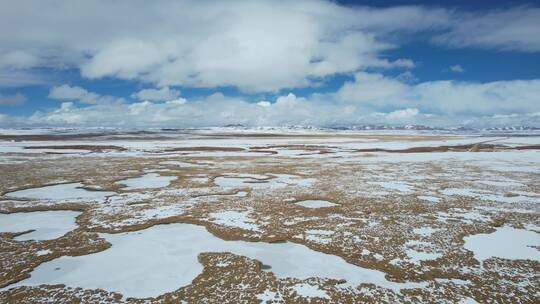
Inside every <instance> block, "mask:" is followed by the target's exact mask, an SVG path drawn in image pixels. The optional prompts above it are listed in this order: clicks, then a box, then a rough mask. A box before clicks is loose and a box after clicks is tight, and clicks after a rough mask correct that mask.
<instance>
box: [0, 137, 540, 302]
mask: <svg viewBox="0 0 540 304" xmlns="http://www.w3.org/2000/svg"><path fill="white" fill-rule="evenodd" d="M223 136H229V135H223ZM250 136H252V137H254V136H253V135H250ZM267 136H268V134H264V135H261V137H267ZM255 137H256V136H255ZM351 137H354V136H351ZM376 137H377V136H375V135H373V136H369V138H370V139H373V138H376ZM295 138H296V137H295ZM309 138H313V137H311V136H310V137H309ZM358 138H360V137H358ZM380 138H382V140H396V138H399V140H411V141H414V142H419V143H418V145H419V146H418V147H413V148H409V149H401V150H385V149H378V148H373V149H354V150H353V151H352V152H355V153H356V152H372V153H373V154H377V153H379V152H387V153H424V152H447V151H463V152H465V151H471V150H472V151H495V152H494V153H496V152H497V151H501V150H505V151H511V150H535V149H537V147H538V146H535V145H531V146H521V147H515V148H511V147H506V146H504V145H495V144H472V145H456V146H439V147H423V146H421V142H422V141H423V140H433V139H434V137H433V136H417V137H415V136H409V135H407V136H403V137H399V136H395V135H392V136H380ZM442 138H444V137H441V139H442ZM40 140H41V139H40ZM324 142H325V141H324V137H323V138H321V142H320V143H318V144H317V145H306V144H291V145H281V144H280V145H261V144H260V143H256V144H254V145H252V146H250V147H249V150H246V149H245V148H241V147H219V146H208V147H200V146H194V147H171V148H169V149H166V150H165V151H167V152H193V151H203V152H243V151H261V152H268V151H272V150H276V149H289V150H305V151H306V155H307V156H306V157H301V158H292V157H280V158H277V156H276V155H275V153H274V154H269V153H267V154H262V155H261V154H258V155H257V156H253V157H246V156H215V157H206V156H200V157H198V156H193V155H191V156H183V155H180V154H179V155H164V156H162V157H145V156H130V157H110V158H104V157H92V156H84V157H82V156H76V155H70V156H61V157H54V158H52V157H49V156H47V155H41V156H36V155H32V156H23V155H10V157H18V158H19V159H20V160H21V161H19V162H13V163H0V171H1V172H2V174H1V175H0V193H2V196H0V212H2V213H13V212H29V211H42V210H76V211H81V212H82V214H81V215H80V216H79V217H78V218H77V223H78V224H79V226H80V227H79V228H78V229H76V230H74V231H72V232H70V233H68V234H66V235H65V236H63V237H61V238H58V239H55V240H50V241H25V242H19V241H15V240H13V237H15V235H13V234H9V233H7V234H6V233H4V234H0V286H2V287H5V286H8V285H9V284H11V283H13V282H17V281H20V280H22V279H24V278H26V277H28V276H29V275H30V273H31V271H32V269H34V268H35V267H36V266H38V265H39V264H41V263H44V262H46V261H49V260H52V259H54V258H56V257H59V256H64V255H83V254H90V253H92V252H97V251H102V250H106V249H107V248H108V246H110V244H108V243H106V242H105V241H104V240H103V239H100V238H99V236H98V235H97V233H96V232H104V233H119V232H126V231H136V230H141V229H145V228H148V227H151V226H153V225H158V224H169V223H191V224H197V225H202V226H204V227H206V228H207V229H208V231H209V232H211V233H212V234H214V235H216V236H218V237H220V238H222V239H224V240H248V241H259V242H283V241H288V242H294V243H298V244H304V245H306V246H307V247H309V248H311V249H313V250H317V251H321V252H325V253H328V254H333V255H337V256H340V257H342V258H344V259H345V260H346V261H347V262H349V263H351V264H352V265H358V266H361V267H366V268H371V269H377V270H380V271H384V272H385V273H386V278H387V279H388V280H390V281H395V282H406V281H411V282H426V283H427V287H426V288H424V289H405V290H403V291H402V292H401V293H396V292H394V291H392V290H389V289H384V288H382V287H379V286H374V285H369V284H364V285H362V286H360V287H359V288H357V289H343V288H340V286H339V283H340V282H338V281H335V280H330V279H325V278H310V279H306V280H299V279H294V278H286V279H280V278H277V277H275V276H274V275H273V273H272V272H271V271H272V269H271V268H270V269H264V268H265V267H263V265H261V263H260V262H258V261H256V260H252V259H248V258H246V257H241V256H237V255H233V254H231V253H201V254H200V255H199V261H200V263H201V264H202V265H203V266H204V270H203V272H202V273H201V274H200V275H199V276H198V277H197V278H196V279H195V280H194V281H193V282H192V284H190V285H188V286H184V287H180V286H179V289H177V290H176V291H172V292H169V293H166V294H163V295H161V296H159V297H156V298H149V299H131V298H126V297H124V296H122V295H120V294H118V293H111V292H108V291H104V290H91V289H81V288H73V287H66V286H62V285H55V286H48V285H41V286H37V287H18V288H14V289H7V290H4V291H0V302H5V303H39V302H54V303H104V302H111V303H120V302H126V303H149V302H151V303H176V302H179V301H180V300H184V301H187V302H188V303H201V302H204V303H259V302H260V301H259V300H258V299H257V295H258V294H261V293H262V292H264V291H265V290H271V291H273V292H276V293H278V294H279V295H280V297H281V298H280V300H279V301H278V300H276V302H283V303H457V302H459V301H460V300H462V299H464V298H471V299H474V300H476V301H477V302H479V303H517V302H520V303H538V294H540V285H539V284H537V282H538V280H539V278H540V263H538V262H536V261H531V260H506V259H501V258H495V257H494V258H490V259H488V260H486V261H484V263H483V264H481V263H480V262H479V261H477V260H476V259H475V258H474V256H473V253H472V252H470V251H468V250H466V249H464V248H463V244H464V241H463V238H464V237H465V236H467V235H471V234H477V233H489V232H493V231H495V229H496V228H497V227H500V226H502V225H508V226H511V227H515V228H524V227H526V226H527V225H537V226H538V225H540V217H539V214H540V210H539V207H538V206H539V205H538V204H537V203H538V201H537V200H538V198H537V197H533V196H531V197H530V199H529V200H528V201H525V202H518V203H512V204H510V205H509V204H507V203H500V202H498V201H494V200H493V199H481V198H479V197H470V196H463V195H453V196H450V195H446V196H445V195H442V194H441V193H442V191H444V190H445V189H451V188H469V187H475V188H478V189H480V190H482V191H486V193H488V192H489V193H490V194H493V195H499V196H500V197H516V195H517V196H520V195H521V194H519V193H517V192H516V191H517V190H516V189H514V188H513V187H511V186H501V187H499V188H497V189H494V187H493V186H490V185H482V184H479V183H477V181H478V180H481V179H490V180H498V181H514V182H519V183H521V184H523V185H524V186H523V187H522V188H520V191H523V192H530V193H540V185H539V184H538V182H537V181H538V180H540V174H539V173H535V172H527V171H512V170H509V171H508V170H506V171H497V170H495V169H492V168H486V167H485V165H483V164H476V163H474V162H463V161H461V160H459V159H447V160H445V161H436V162H411V163H409V162H406V161H404V162H388V163H386V162H374V163H373V162H365V160H367V159H369V158H371V157H373V156H371V155H362V154H359V153H357V154H356V156H355V157H356V158H352V159H351V158H349V157H348V156H340V154H339V152H340V151H339V147H337V146H335V145H333V144H324ZM55 147H58V146H55ZM64 147H70V148H65V149H77V148H73V146H70V145H67V144H66V145H64ZM107 147H109V146H107ZM50 148H51V147H49V146H46V149H50ZM60 149H62V148H60ZM85 150H90V151H93V152H99V151H101V150H105V149H97V148H96V149H85ZM116 151H120V152H121V151H123V150H122V149H117V150H116ZM314 151H319V152H320V153H329V152H332V153H330V154H329V157H317V158H316V159H315V158H311V157H310V156H309V153H312V152H314ZM349 152H350V151H349ZM330 155H331V156H330ZM165 161H182V162H186V163H191V164H198V163H199V164H204V165H201V166H193V167H182V166H177V165H172V164H162V162H165ZM524 161H525V160H524ZM503 164H504V163H503ZM508 165H516V164H515V163H511V164H508ZM523 166H526V163H524V164H523ZM163 169H166V171H160V172H159V173H160V175H166V176H175V177H177V179H176V180H174V181H173V182H172V183H171V184H170V185H169V186H168V187H167V188H166V189H145V190H129V191H128V190H124V189H123V187H122V185H120V184H118V183H115V182H117V181H119V180H122V179H125V178H133V177H137V176H141V175H142V174H144V172H147V171H148V170H163ZM231 174H257V175H263V176H266V177H265V178H254V180H257V182H266V181H271V180H272V179H275V178H276V176H277V175H279V174H289V175H293V176H296V177H298V178H299V179H303V180H305V179H311V180H313V183H311V184H310V185H307V186H306V185H295V184H287V185H284V186H282V187H278V188H272V189H271V188H256V189H255V188H252V187H251V186H250V183H246V184H245V185H242V186H240V187H236V188H233V189H222V188H220V187H217V186H216V184H215V180H216V178H218V177H223V176H231ZM66 181H69V182H82V183H83V184H84V185H85V186H86V187H88V188H89V189H100V190H107V191H115V192H117V193H118V197H117V198H109V199H107V200H106V201H105V202H104V203H94V202H70V201H61V202H58V201H43V200H26V199H14V198H12V197H9V192H11V191H15V190H19V189H26V188H31V187H40V186H43V185H50V184H56V183H64V182H66ZM385 181H394V182H396V181H402V182H405V183H408V184H409V185H412V186H413V190H411V191H405V192H403V191H397V190H392V189H390V190H389V189H386V188H381V186H380V185H378V184H377V183H379V182H385ZM240 192H245V193H246V195H245V196H238V195H237V194H238V193H240ZM421 196H436V197H439V199H440V201H439V202H438V203H433V202H430V201H426V200H425V199H422V198H420V197H421ZM306 199H322V200H328V201H330V202H333V203H336V204H337V206H334V207H329V208H318V209H308V208H304V207H302V206H299V205H297V204H295V202H298V201H301V200H306ZM112 206H114V208H109V207H112ZM164 206H167V207H170V208H173V209H174V210H176V211H175V212H173V213H168V214H165V215H161V216H156V217H148V216H146V215H145V214H146V213H145V212H148V211H152V210H154V209H156V208H159V207H164ZM224 210H237V211H246V212H249V217H250V219H251V220H252V221H253V223H256V224H257V225H258V227H259V228H260V229H259V230H258V231H255V230H245V229H242V228H239V227H234V226H226V225H222V224H217V223H215V221H214V220H213V218H212V216H211V214H212V213H215V212H219V211H224ZM471 214H472V215H474V216H471ZM421 227H431V228H433V229H434V231H435V232H434V233H433V234H431V235H419V234H417V233H414V232H413V230H414V229H417V228H421ZM317 230H324V231H331V232H333V233H332V234H331V235H330V236H316V237H314V235H313V233H312V231H317ZM321 239H324V240H323V241H321ZM411 240H414V241H420V242H424V243H427V244H429V245H426V246H423V247H422V246H421V247H414V248H415V249H419V250H420V249H421V250H424V251H426V252H437V253H439V254H440V257H438V258H436V259H433V260H426V261H421V262H418V263H413V262H411V261H409V260H408V258H407V254H406V249H407V248H409V249H410V248H411V247H410V245H407V242H408V241H411ZM43 249H49V250H51V251H52V252H53V253H52V254H51V255H47V256H38V255H37V254H36V252H37V251H39V250H43ZM366 250H367V253H366ZM396 261H397V262H396ZM220 265H221V266H220ZM222 265H226V266H222ZM352 265H351V267H354V266H352ZM270 266H271V265H270ZM463 282H465V283H463ZM524 282H525V283H524ZM298 283H310V284H313V285H316V286H319V288H320V289H321V290H324V291H325V292H326V293H327V295H328V296H329V298H330V299H322V298H303V297H301V296H300V295H298V294H296V292H295V291H294V289H291V286H293V285H295V284H298Z"/></svg>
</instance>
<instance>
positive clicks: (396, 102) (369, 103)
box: [3, 72, 540, 127]
mask: <svg viewBox="0 0 540 304" xmlns="http://www.w3.org/2000/svg"><path fill="white" fill-rule="evenodd" d="M74 91H76V92H87V91H86V90H84V89H83V91H79V90H74ZM68 95H69V94H66V95H64V96H68ZM75 95H77V94H72V95H69V97H70V98H73V97H74V96H75ZM82 95H83V98H84V94H82ZM538 96H540V80H515V81H499V82H488V83H470V82H455V81H432V82H423V83H418V84H407V83H402V82H400V81H399V80H397V79H395V78H389V77H385V76H383V75H380V74H366V73H363V72H361V73H358V74H357V75H356V78H355V81H353V82H349V83H346V84H345V85H344V86H343V87H342V88H341V89H340V90H338V91H336V92H334V93H328V94H313V95H310V96H307V97H298V96H296V95H294V94H292V93H289V94H287V95H281V96H277V97H276V98H275V100H272V101H267V100H265V101H259V102H249V101H248V100H246V99H244V98H241V97H228V96H225V95H223V94H221V93H215V94H212V95H210V96H207V97H201V98H195V99H190V100H186V99H184V98H178V99H175V100H171V101H167V102H152V101H141V102H137V103H132V104H129V103H126V102H111V103H97V104H94V105H89V106H79V105H78V104H77V103H73V102H64V103H62V105H61V106H60V107H59V108H58V109H56V110H52V111H48V112H36V113H35V114H34V115H32V116H31V117H30V118H27V119H25V120H24V121H23V120H22V119H20V120H17V118H16V117H9V119H8V118H4V122H3V123H5V124H7V123H6V121H8V122H10V123H11V124H13V122H14V121H19V123H20V124H21V125H60V126H64V125H74V126H116V127H165V126H171V127H204V126H222V125H227V124H238V123H240V124H244V125H246V126H281V125H288V124H296V125H298V124H299V125H316V126H346V125H354V124H372V123H378V124H424V125H432V126H457V125H466V126H475V127H477V126H500V125H533V126H534V125H539V124H540V115H538V114H536V115H533V114H531V113H540V103H538V102H537V101H538ZM100 98H102V97H100ZM108 98H111V99H113V100H116V99H115V98H114V97H111V96H109V97H108ZM66 100H67V99H66ZM471 100H474V102H471Z"/></svg>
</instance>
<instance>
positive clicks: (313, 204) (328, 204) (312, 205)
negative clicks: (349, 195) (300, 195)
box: [295, 200, 338, 208]
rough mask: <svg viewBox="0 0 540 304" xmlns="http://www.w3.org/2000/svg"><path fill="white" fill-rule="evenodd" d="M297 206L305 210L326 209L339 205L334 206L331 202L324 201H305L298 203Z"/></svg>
mask: <svg viewBox="0 0 540 304" xmlns="http://www.w3.org/2000/svg"><path fill="white" fill-rule="evenodd" d="M295 204H297V205H300V206H302V207H305V208H324V207H334V206H338V204H334V203H331V202H329V201H322V200H305V201H299V202H296V203H295Z"/></svg>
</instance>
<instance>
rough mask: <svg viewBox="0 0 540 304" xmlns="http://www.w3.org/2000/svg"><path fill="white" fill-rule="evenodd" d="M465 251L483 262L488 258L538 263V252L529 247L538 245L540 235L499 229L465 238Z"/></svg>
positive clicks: (524, 231) (539, 255)
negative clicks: (524, 260) (470, 252)
mask: <svg viewBox="0 0 540 304" xmlns="http://www.w3.org/2000/svg"><path fill="white" fill-rule="evenodd" d="M464 240H465V245H464V247H465V249H467V250H470V251H472V252H473V253H474V257H475V258H476V259H477V260H479V261H483V260H485V259H488V258H490V257H499V258H503V259H528V260H535V261H539V262H540V251H538V250H537V249H536V248H533V247H531V246H539V245H540V234H538V233H536V232H533V231H528V230H524V229H515V228H512V227H501V228H498V229H497V231H495V232H493V233H488V234H486V233H482V234H475V235H471V236H467V237H465V238H464Z"/></svg>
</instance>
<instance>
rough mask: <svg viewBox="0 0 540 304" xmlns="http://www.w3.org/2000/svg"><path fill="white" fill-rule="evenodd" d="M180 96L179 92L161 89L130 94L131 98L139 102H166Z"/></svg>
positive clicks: (167, 88)
mask: <svg viewBox="0 0 540 304" xmlns="http://www.w3.org/2000/svg"><path fill="white" fill-rule="evenodd" d="M178 96H180V91H178V90H174V89H170V88H169V87H163V88H161V89H144V90H140V91H138V92H136V93H133V94H131V97H132V98H136V99H139V100H151V101H167V100H174V99H176V98H177V97H178Z"/></svg>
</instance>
